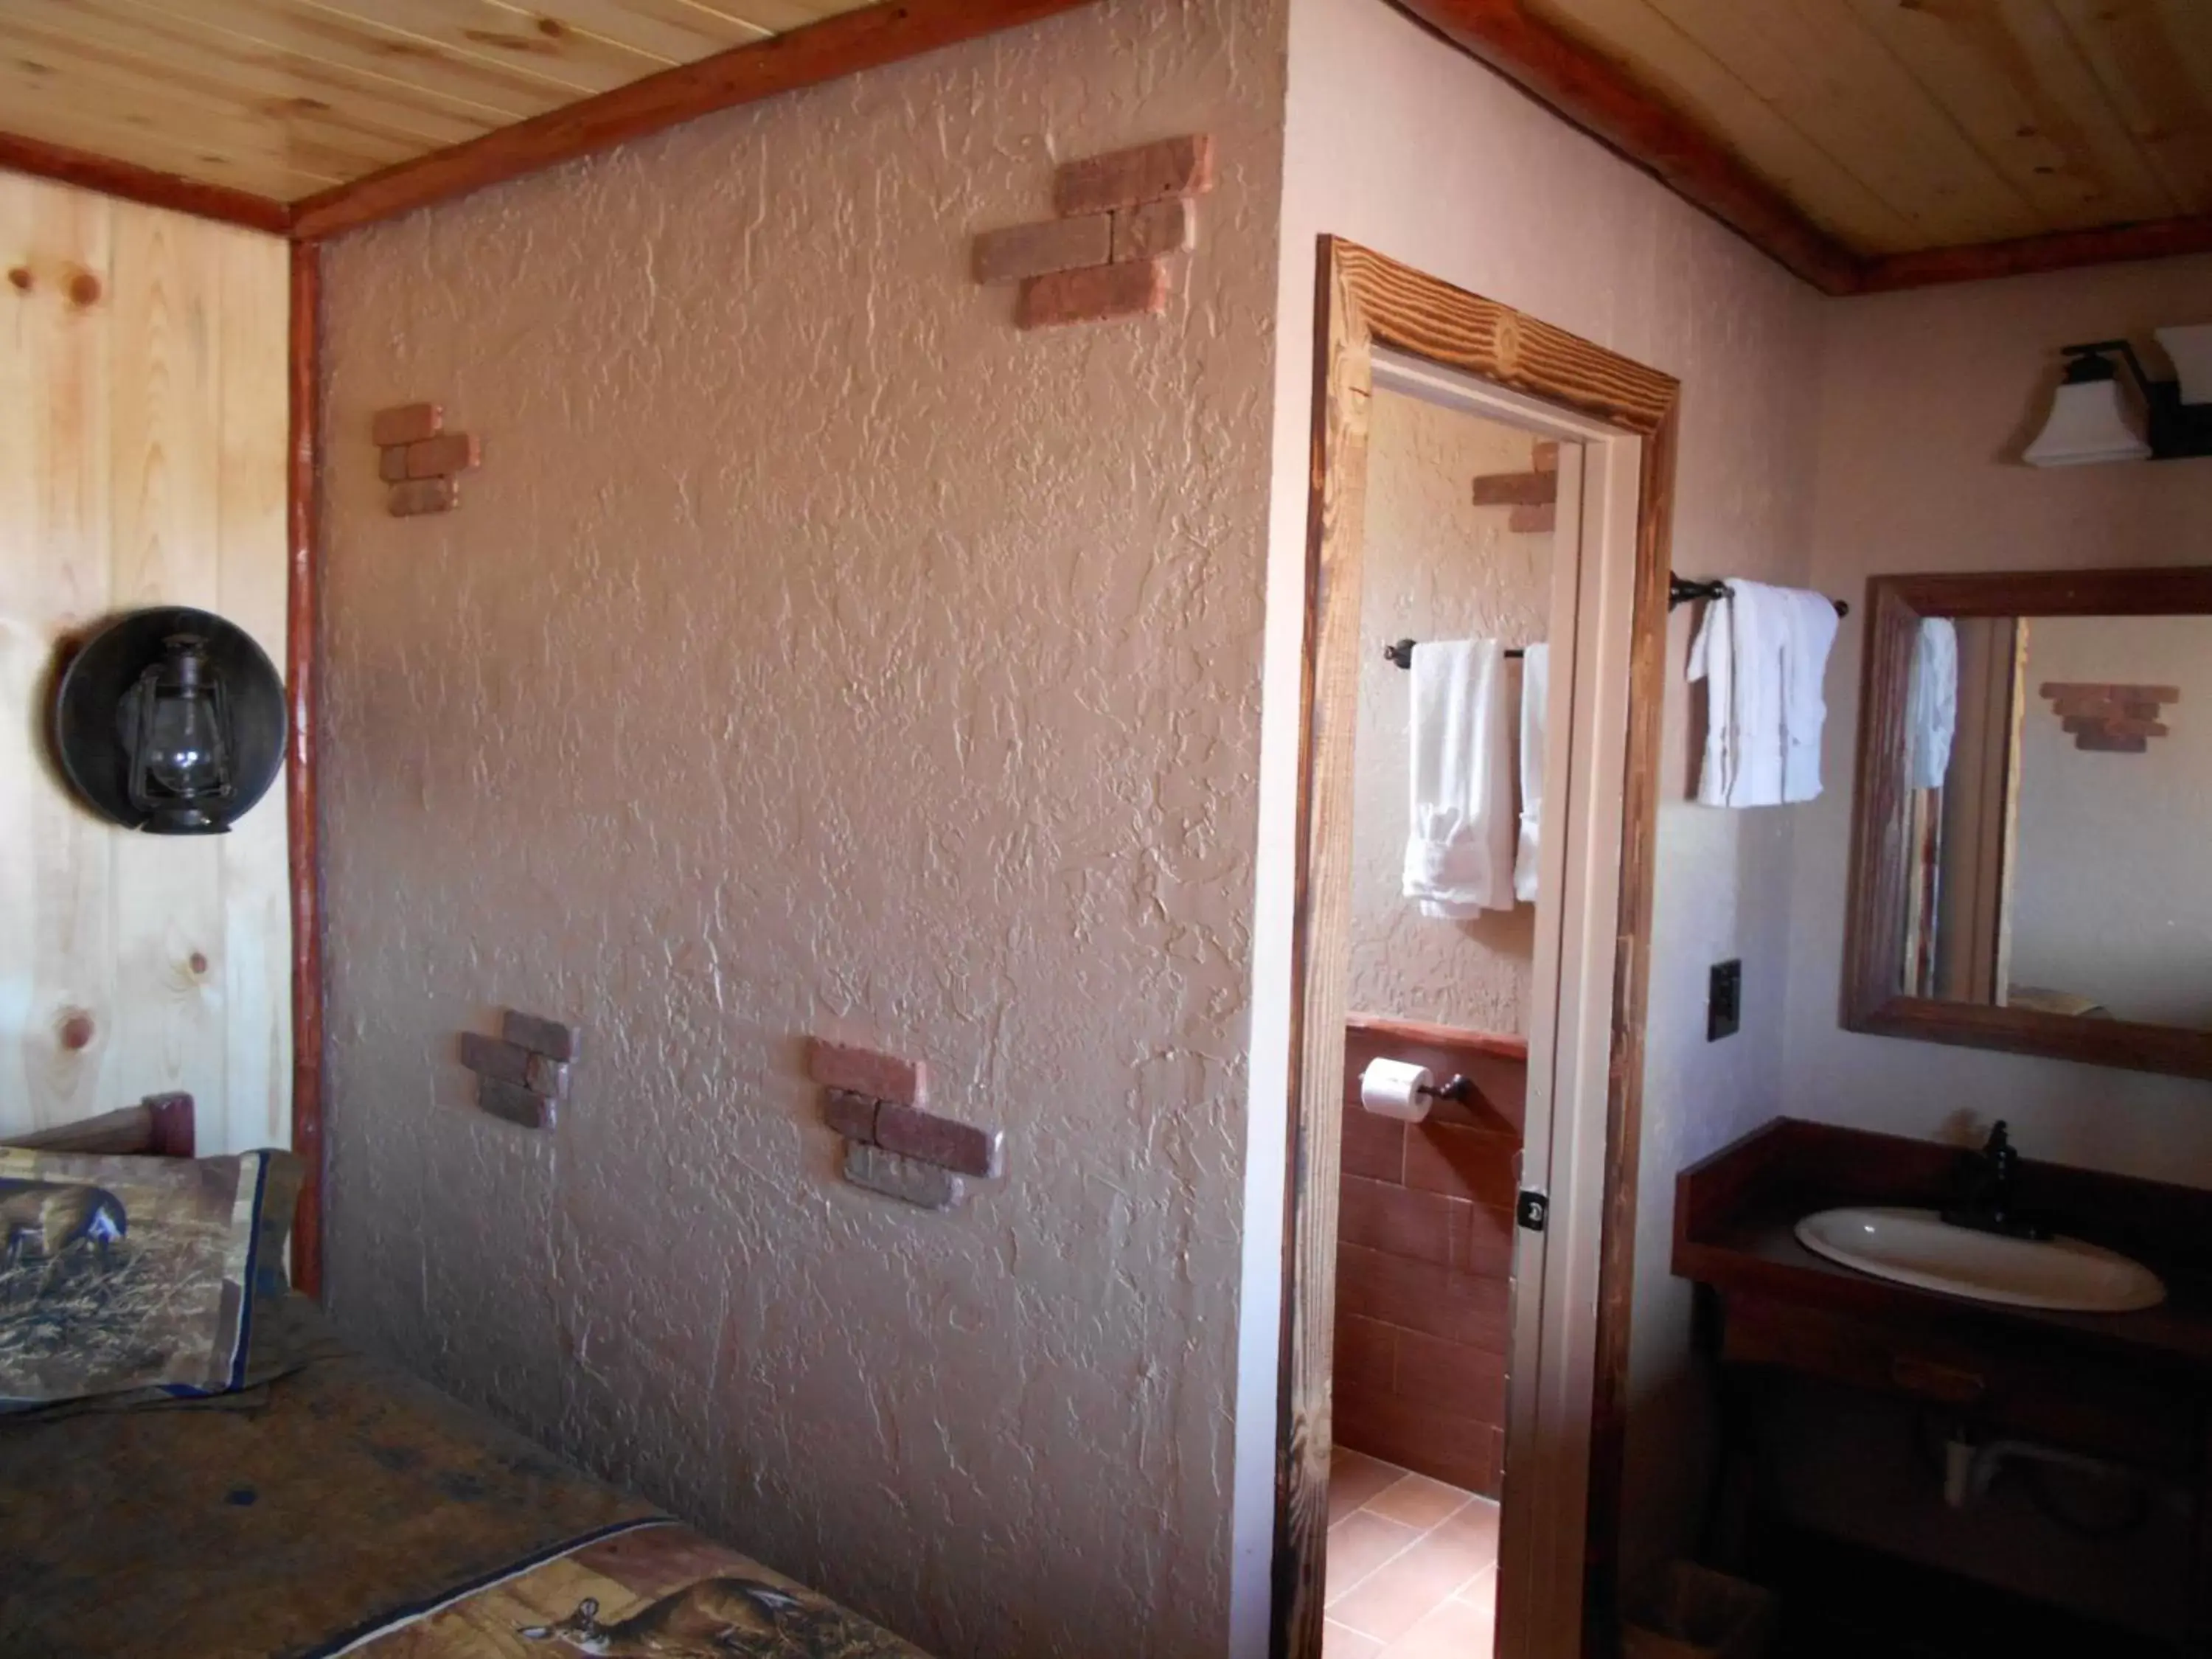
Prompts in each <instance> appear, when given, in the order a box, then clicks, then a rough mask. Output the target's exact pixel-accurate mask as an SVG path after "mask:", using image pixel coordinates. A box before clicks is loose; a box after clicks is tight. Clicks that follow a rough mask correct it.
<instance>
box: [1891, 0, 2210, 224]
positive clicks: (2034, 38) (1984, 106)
mask: <svg viewBox="0 0 2212 1659" xmlns="http://www.w3.org/2000/svg"><path fill="white" fill-rule="evenodd" d="M2098 3H2100V4H2104V3H2109V0H2098ZM1850 5H1851V8H1852V9H1853V10H1854V11H1855V12H1856V13H1857V15H1858V17H1859V19H1860V21H1862V22H1863V23H1864V24H1865V26H1866V27H1867V28H1868V29H1869V31H1870V32H1871V33H1873V34H1874V35H1875V38H1876V39H1878V40H1880V41H1881V43H1882V45H1883V46H1885V47H1886V48H1887V50H1888V51H1889V52H1891V53H1892V54H1893V56H1894V57H1895V58H1897V60H1898V61H1899V63H1900V64H1903V65H1904V66H1905V69H1906V70H1907V71H1908V72H1909V73H1910V74H1911V76H1912V78H1913V80H1914V81H1915V82H1917V83H1918V84H1919V85H1920V86H1921V87H1922V88H1924V89H1925V90H1926V92H1927V94H1928V95H1929V98H1930V99H1932V100H1934V101H1935V102H1936V104H1937V105H1938V106H1940V107H1941V108H1942V109H1943V110H1945V111H1946V112H1948V113H1949V115H1950V116H1951V118H1953V119H1954V121H1956V122H1957V123H1958V125H1959V126H1960V130H1961V131H1963V132H1965V134H1966V137H1968V139H1969V140H1970V141H1971V142H1972V143H1973V145H1974V147H1975V148H1976V149H1978V150H1979V151H1980V152H1981V153H1982V155H1984V156H1985V157H1986V158H1988V160H1989V161H1990V164H1991V165H1992V166H1993V167H1996V169H1997V171H1998V172H2000V173H2002V174H2003V175H2004V176H2005V177H2006V178H2007V179H2008V180H2009V181H2010V182H2011V184H2012V185H2013V187H2014V188H2015V190H2016V191H2019V193H2020V194H2021V197H2023V198H2024V199H2025V200H2027V202H2029V203H2030V204H2033V209H2034V211H2035V213H2036V215H2037V216H2038V218H2039V220H2040V221H2041V224H2042V227H2043V228H2045V229H2079V228H2084V227H2087V226H2091V225H2100V224H2113V223H2117V222H2122V221H2130V220H2138V219H2155V218H2162V217H2165V216H2168V215H2171V214H2174V213H2179V212H2182V211H2184V210H2186V209H2187V208H2188V207H2189V205H2190V204H2189V203H2188V202H2186V201H2185V200H2182V199H2180V198H2179V197H2175V196H2174V195H2173V194H2172V192H2170V191H2168V190H2167V189H2166V186H2165V185H2164V184H2163V183H2161V182H2160V178H2159V175H2158V174H2157V173H2156V172H2154V170H2153V168H2152V167H2151V162H2150V158H2149V157H2148V155H2145V154H2144V152H2143V148H2142V145H2141V144H2139V143H2137V142H2136V137H2135V135H2134V134H2133V133H2132V132H2130V131H2129V127H2128V124H2127V123H2126V122H2125V121H2124V120H2123V119H2121V118H2120V114H2119V112H2118V110H2116V109H2115V108H2114V106H2113V105H2112V100H2111V99H2110V98H2109V97H2108V96H2107V95H2106V89H2105V88H2104V87H2103V86H2102V85H2101V84H2100V82H2099V80H2098V77H2097V76H2096V75H2095V73H2094V72H2093V70H2091V69H2090V66H2089V64H2088V62H2087V59H2085V58H2083V57H2082V55H2081V51H2080V49H2079V48H2078V47H2077V46H2075V42H2074V40H2072V38H2071V37H2070V36H2069V33H2068V32H2067V29H2066V26H2065V25H2064V23H2063V22H2062V21H2060V18H2059V15H2058V13H2057V11H2056V10H2055V9H2052V7H2051V5H2050V4H2049V3H2048V0H2004V3H1999V4H1988V3H1977V4H1956V3H1954V4H1941V5H1926V4H1922V5H1913V6H1905V5H1899V3H1897V0H1850Z"/></svg>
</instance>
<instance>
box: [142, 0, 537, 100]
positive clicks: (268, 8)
mask: <svg viewBox="0 0 2212 1659" xmlns="http://www.w3.org/2000/svg"><path fill="white" fill-rule="evenodd" d="M133 3H140V0H133ZM143 3H144V4H145V5H146V6H147V8H148V9H150V10H155V11H160V12H165V13H167V14H169V15H172V16H175V17H178V18H182V19H185V20H188V21H191V22H193V23H195V24H197V25H199V26H201V27H206V28H210V29H215V30H219V31H221V32H223V33H230V34H236V35H240V36H243V37H245V38H246V39H249V40H258V41H260V42H262V43H263V44H264V45H266V46H274V47H277V48H279V49H281V50H283V51H285V52H296V53H298V54H299V55H300V56H301V57H303V58H313V59H314V60H315V61H316V62H318V63H320V64H328V65H329V66H330V67H331V68H332V69H334V70H343V71H345V72H348V73H350V74H357V75H367V76H374V78H376V79H378V80H380V81H398V82H401V83H403V84H404V85H407V86H410V87H414V88H417V89H418V90H420V91H422V92H424V93H426V94H432V95H434V96H437V97H441V98H447V99H451V100H454V101H456V102H459V103H463V104H467V105H470V106H475V107H477V108H481V109H488V110H494V111H496V112H499V114H500V115H501V116H502V117H503V118H506V119H507V120H510V121H515V120H521V119H524V118H526V117H529V116H532V115H538V114H542V113H543V112H545V111H546V110H549V109H553V108H555V107H556V106H559V105H561V104H563V103H566V102H568V100H570V99H572V98H574V96H575V94H574V90H573V89H572V88H568V87H565V86H563V85H562V84H561V83H560V82H556V81H550V80H548V79H547V78H546V77H545V76H543V75H539V74H537V73H535V72H528V71H526V70H523V69H522V68H520V66H518V65H515V64H507V63H502V62H501V61H499V60H498V59H496V58H463V57H460V56H458V55H457V54H454V53H452V52H446V51H443V50H441V48H439V47H437V46H434V45H432V44H431V43H430V42H429V41H427V40H422V39H421V38H420V37H419V36H416V35H411V34H408V33H404V32H401V31H397V30H392V29H380V28H374V27H363V26H362V24H361V23H360V22H359V21H357V20H356V19H354V18H352V17H349V16H347V15H345V14H343V13H341V12H337V11H331V10H326V9H323V8H321V7H319V6H314V5H310V4H307V3H304V0H143Z"/></svg>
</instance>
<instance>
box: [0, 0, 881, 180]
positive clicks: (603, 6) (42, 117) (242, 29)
mask: <svg viewBox="0 0 2212 1659" xmlns="http://www.w3.org/2000/svg"><path fill="white" fill-rule="evenodd" d="M866 3H867V0H537V3H533V4H529V5H522V4H511V3H507V0H0V110H4V111H5V112H6V113H5V115H4V116H0V127H4V128H5V129H6V130H7V131H9V132H10V133H13V134H15V135H16V136H19V137H26V138H32V139H37V140H41V141H44V142H45V143H51V144H56V145H60V146H64V147H67V148H68V149H75V150H82V151H85V152H88V153H90V154H92V155H100V156H105V157H107V158H109V159H111V160H114V161H127V162H132V163H136V164H137V165H138V166H141V167H151V168H155V169H157V170H159V171H161V172H163V173H176V174H179V175H181V176H182V177H184V178H186V179H193V180H196V181H197V182H200V183H203V184H210V185H224V186H228V187H229V188H231V189H235V190H242V191H249V192H251V193H252V194H253V195H255V196H261V197H270V198H272V199H274V200H276V201H279V202H293V201H297V200H299V199H301V197H307V196H312V195H314V194H316V193H318V192H319V191H325V190H328V189H330V188H331V187H332V186H334V185H341V184H345V183H349V182H350V181H352V180H354V179H360V178H362V177H364V176H366V175H367V174H369V173H376V172H379V171H380V170H381V169H383V168H386V167H391V166H393V165H394V164H396V163H399V162H404V161H411V160H414V159H415V158H417V157H420V156H423V155H429V154H431V153H432V152H434V151H437V150H441V149H447V148H449V147H450V146H452V145H454V144H458V143H465V142H466V141H467V140H469V139H471V138H476V137H481V136H482V135H483V134H484V133H487V132H490V131H495V130H496V129H498V128H501V127H505V126H509V125H513V124H514V123H516V122H520V121H523V120H526V119H528V118H530V117H532V116H535V115H541V114H544V112H547V111H549V110H553V109H556V108H559V107H562V106H566V105H569V104H573V103H575V102H577V101H578V100H581V99H585V98H589V97H591V96H592V95H593V94H599V93H604V92H607V91H611V90H612V89H613V88H617V87H621V86H626V85H628V84H629V83H630V82H635V81H639V80H641V79H643V78H644V77H646V76H650V75H653V74H656V73H658V72H659V71H660V70H666V69H670V68H672V67H674V66H675V65H677V64H690V63H696V62H697V61H698V60H700V59H702V58H708V57H711V56H713V55H714V54H715V53H717V52H726V51H727V50H729V49H730V48H732V47H734V46H749V45H752V44H754V43H756V42H759V41H763V40H769V38H771V37H772V36H775V35H778V34H781V33H786V32H787V31H789V30H792V29H795V28H799V27H804V26H805V25H807V24H809V23H814V22H818V21H821V20H822V19H823V18H825V17H829V16H831V15H835V14H837V13H840V12H848V11H854V10H858V9H861V8H862V7H863V6H864V5H866Z"/></svg>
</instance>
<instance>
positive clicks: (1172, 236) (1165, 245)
mask: <svg viewBox="0 0 2212 1659" xmlns="http://www.w3.org/2000/svg"><path fill="white" fill-rule="evenodd" d="M1071 222H1072V221H1071ZM1197 242H1198V209H1197V208H1196V207H1195V206H1194V204H1192V202H1191V200H1190V198H1189V197H1187V196H1170V197H1168V198H1167V199H1166V200H1165V201H1161V202H1146V203H1144V204H1142V205H1140V206H1138V207H1127V208H1116V209H1115V210H1114V258H1115V261H1116V263H1119V264H1127V262H1128V261H1130V260H1132V259H1157V258H1161V257H1163V256H1164V255H1166V254H1170V253H1182V252H1188V250H1189V249H1191V248H1192V247H1194V246H1196V245H1197ZM1085 263H1087V264H1097V261H1096V260H1090V261H1086V262H1085Z"/></svg>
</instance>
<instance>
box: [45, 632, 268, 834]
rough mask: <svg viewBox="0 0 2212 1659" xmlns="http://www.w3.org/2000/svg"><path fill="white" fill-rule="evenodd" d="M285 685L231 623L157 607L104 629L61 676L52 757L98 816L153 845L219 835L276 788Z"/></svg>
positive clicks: (255, 647) (56, 704) (80, 796)
mask: <svg viewBox="0 0 2212 1659" xmlns="http://www.w3.org/2000/svg"><path fill="white" fill-rule="evenodd" d="M284 730H285V709H284V682H283V679H282V678H280V677H279V676H278V674H277V672H276V667H275V665H273V664H271V663H270V660H269V658H268V655H267V653H264V651H263V650H262V649H261V647H259V646H258V645H257V644H255V643H254V641H253V639H252V636H251V635H248V634H247V633H246V631H245V630H244V629H240V628H239V627H237V626H236V625H235V624H234V623H228V622H225V621H224V620H223V619H222V617H218V616H216V615H214V614H213V613H211V612H210V611H193V610H188V609H185V608H184V607H182V606H165V607H161V608H160V609H156V610H151V611H131V612H130V613H129V614H127V615H125V616H121V617H116V618H115V619H114V620H112V621H111V622H109V623H106V624H105V625H104V626H102V627H101V628H100V630H99V631H98V632H97V633H95V634H94V635H92V636H91V638H89V639H88V640H87V641H85V642H84V645H83V647H82V649H80V650H79V651H78V652H77V653H76V655H75V656H74V657H72V658H71V659H70V662H69V664H68V665H67V666H66V667H65V668H64V670H63V671H62V673H61V677H60V679H59V682H58V684H57V685H56V688H55V692H54V710H53V744H54V753H55V757H56V758H57V760H58V762H59V763H60V765H61V769H62V772H63V774H64V775H65V776H66V777H67V778H68V779H69V781H70V785H71V787H73V788H74V789H75V790H76V793H77V795H78V797H79V798H80V799H82V801H83V802H84V804H85V805H88V806H89V807H90V808H91V809H92V810H93V811H95V812H97V813H99V814H100V817H104V818H106V819H107V820H109V821H110V822H111V823H119V824H122V825H123V826H124V827H125V828H126V829H142V830H144V831H145V832H146V833H147V834H149V835H156V836H211V835H222V834H223V833H224V832H225V831H227V830H228V829H229V828H230V826H231V824H232V823H233V822H234V821H235V820H236V819H237V818H238V817H240V815H242V814H243V813H245V812H246V811H248V810H249V809H251V808H252V806H253V805H254V804H255V803H256V802H258V800H259V799H261V797H262V796H263V795H264V794H265V793H267V792H268V789H269V786H270V784H271V783H272V782H274V781H276V773H277V769H278V768H279V767H281V766H282V765H283V759H284Z"/></svg>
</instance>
